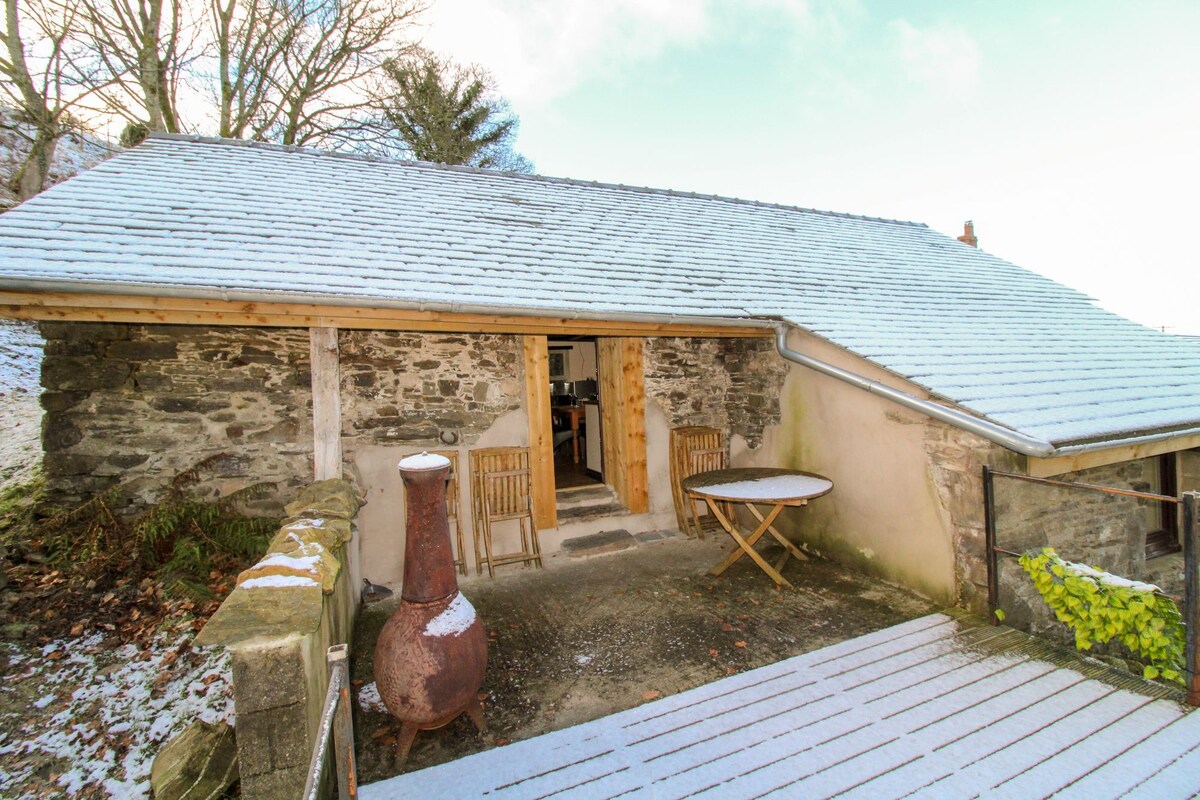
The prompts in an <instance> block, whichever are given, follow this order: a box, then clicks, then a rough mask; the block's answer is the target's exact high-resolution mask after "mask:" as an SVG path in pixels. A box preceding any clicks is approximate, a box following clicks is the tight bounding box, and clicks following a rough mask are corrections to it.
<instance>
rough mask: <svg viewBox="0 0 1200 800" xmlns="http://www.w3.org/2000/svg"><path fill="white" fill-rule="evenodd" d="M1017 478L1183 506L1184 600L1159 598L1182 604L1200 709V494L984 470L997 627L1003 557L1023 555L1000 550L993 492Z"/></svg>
mask: <svg viewBox="0 0 1200 800" xmlns="http://www.w3.org/2000/svg"><path fill="white" fill-rule="evenodd" d="M997 475H999V476H1001V477H1005V478H1015V479H1017V480H1022V481H1028V482H1030V483H1043V484H1049V485H1051V486H1062V487H1065V488H1069V489H1085V490H1088V491H1093V492H1102V493H1104V494H1115V495H1123V496H1126V497H1136V498H1139V499H1144V500H1155V501H1158V502H1163V503H1175V504H1179V505H1182V506H1183V529H1182V531H1181V538H1182V539H1183V542H1182V544H1183V570H1184V589H1183V597H1182V598H1180V597H1175V596H1173V595H1169V594H1166V593H1165V592H1163V591H1161V590H1160V591H1158V592H1156V593H1155V594H1158V595H1161V596H1163V597H1167V598H1169V599H1171V600H1173V601H1175V602H1177V603H1178V602H1180V601H1182V603H1183V609H1182V617H1183V619H1184V623H1185V628H1186V631H1187V645H1186V650H1187V653H1186V656H1187V674H1186V675H1185V676H1184V677H1185V681H1184V685H1185V689H1186V692H1187V697H1186V702H1187V704H1188V705H1190V706H1200V492H1184V493H1183V495H1182V496H1181V497H1170V496H1168V495H1161V494H1150V493H1148V492H1135V491H1131V490H1127V489H1118V488H1116V487H1112V486H1095V485H1093V484H1090V483H1071V482H1068V481H1052V480H1048V479H1046V478H1034V477H1032V476H1030V475H1020V474H1017V473H1013V472H1001V471H1000V470H993V469H991V468H990V467H988V466H986V465H985V466H984V468H983V516H984V546H985V547H986V549H987V580H988V618H989V620H990V621H991V623H992V624H993V625H998V624H1000V622H999V619H998V618H997V617H996V611H997V609H999V608H1000V597H999V595H1000V562H999V558H998V557H999V556H1001V555H1005V556H1010V557H1016V558H1020V553H1014V552H1013V551H1011V550H1006V549H1005V548H1003V547H1000V546H999V545H998V544H997V542H996V504H995V496H994V493H993V489H992V479H993V478H994V477H995V476H997Z"/></svg>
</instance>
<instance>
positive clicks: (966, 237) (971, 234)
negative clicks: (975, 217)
mask: <svg viewBox="0 0 1200 800" xmlns="http://www.w3.org/2000/svg"><path fill="white" fill-rule="evenodd" d="M958 240H959V241H960V242H965V243H966V244H969V245H971V247H979V237H977V236H976V235H975V223H974V222H972V221H971V220H967V221H966V222H964V223H963V235H962V236H960V237H958Z"/></svg>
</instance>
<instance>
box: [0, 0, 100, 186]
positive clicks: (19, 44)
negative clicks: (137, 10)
mask: <svg viewBox="0 0 1200 800" xmlns="http://www.w3.org/2000/svg"><path fill="white" fill-rule="evenodd" d="M77 13H78V6H77V4H76V3H75V2H74V1H73V0H61V1H60V2H50V0H33V1H32V2H23V3H19V2H18V0H4V29H3V31H0V40H2V41H3V44H4V51H3V53H2V54H0V91H2V92H3V96H4V99H5V103H6V104H7V105H11V106H12V107H13V108H15V109H16V110H17V113H18V116H19V118H20V122H23V123H26V124H27V125H28V127H29V128H31V129H32V133H31V134H30V133H26V132H24V131H22V130H21V127H20V126H18V128H17V130H18V132H19V133H20V134H21V135H23V136H26V137H27V138H28V139H29V154H28V155H27V156H26V158H25V160H24V162H23V163H22V164H21V167H20V168H19V169H18V170H17V172H16V174H15V175H13V177H12V178H11V179H10V181H9V185H8V188H9V190H10V191H12V192H13V194H15V195H16V197H17V199H18V200H27V199H29V198H30V197H33V196H34V195H35V194H37V193H38V192H40V191H41V190H42V189H43V188H44V187H45V184H46V178H47V176H48V175H49V172H50V165H51V162H52V161H53V160H54V151H55V148H56V147H57V145H58V140H59V139H60V138H62V136H63V135H64V134H65V133H66V132H67V131H68V130H69V129H70V127H71V126H72V125H73V124H74V123H73V121H72V119H71V117H70V114H69V111H70V109H71V108H72V106H73V105H74V103H76V102H77V101H78V100H79V99H80V98H81V97H82V96H84V95H85V94H86V92H87V89H86V88H85V84H88V83H91V81H89V80H86V78H87V76H84V75H80V74H78V73H76V71H75V67H74V64H73V59H72V58H71V54H70V52H69V49H70V46H71V32H72V30H73V29H74V25H75V21H76V16H77ZM35 54H36V55H35Z"/></svg>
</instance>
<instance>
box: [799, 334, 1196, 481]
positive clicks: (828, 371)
mask: <svg viewBox="0 0 1200 800" xmlns="http://www.w3.org/2000/svg"><path fill="white" fill-rule="evenodd" d="M790 330H791V326H789V325H779V324H776V326H775V349H776V350H777V351H778V352H779V355H780V356H782V357H783V358H785V359H787V360H788V361H791V362H793V363H795V364H800V365H801V366H805V367H808V368H809V369H813V370H816V371H817V372H820V373H821V374H823V375H828V376H830V377H832V378H837V379H838V380H839V381H843V382H845V383H848V384H850V385H851V386H855V387H857V388H859V389H862V390H863V391H865V392H870V393H871V394H877V395H879V396H880V397H886V398H887V399H888V400H891V401H892V402H894V403H896V404H898V405H902V406H904V407H905V408H909V409H912V410H913V411H919V412H921V413H922V414H926V415H928V416H930V417H933V418H934V419H936V420H940V421H941V422H945V423H947V424H948V425H953V426H954V427H956V428H961V429H962V430H964V431H968V432H970V433H973V434H975V435H976V436H981V437H983V438H984V439H987V440H988V441H989V442H994V443H995V444H998V445H1000V446H1001V447H1007V448H1008V449H1009V450H1012V451H1014V452H1017V453H1020V454H1021V455H1025V456H1032V457H1034V458H1057V457H1059V456H1073V455H1077V454H1079V453H1088V452H1091V451H1093V450H1108V449H1110V448H1113V447H1124V446H1126V445H1133V444H1150V443H1155V442H1165V441H1170V440H1171V439H1179V438H1183V437H1184V436H1192V435H1195V434H1198V433H1200V427H1193V428H1188V429H1185V430H1180V431H1171V432H1167V433H1154V434H1147V435H1145V436H1132V437H1129V438H1125V439H1110V440H1108V441H1103V442H1091V443H1089V444H1079V445H1065V446H1063V447H1056V446H1055V445H1053V444H1051V443H1050V442H1046V441H1042V440H1041V439H1036V438H1034V437H1032V436H1027V435H1026V434H1023V433H1021V432H1020V431H1015V430H1013V429H1012V428H1006V427H1004V426H1003V425H998V424H996V423H995V422H991V421H989V420H986V419H981V418H980V417H976V416H973V415H971V414H968V413H966V412H965V411H959V410H958V409H955V408H948V407H946V406H943V405H941V404H940V403H935V402H933V401H932V400H925V399H924V398H921V397H916V396H915V395H911V394H909V393H908V392H904V391H901V390H899V389H893V388H892V387H891V386H886V385H884V384H882V383H880V382H879V381H873V380H871V379H870V378H864V377H863V376H862V375H859V374H858V373H856V372H850V371H849V370H845V369H842V368H841V367H835V366H834V365H833V364H829V363H826V362H824V361H821V360H819V359H816V358H813V357H812V356H807V355H805V354H804V353H801V352H799V351H797V350H793V349H791V348H790V347H788V345H787V337H788V332H789V331H790Z"/></svg>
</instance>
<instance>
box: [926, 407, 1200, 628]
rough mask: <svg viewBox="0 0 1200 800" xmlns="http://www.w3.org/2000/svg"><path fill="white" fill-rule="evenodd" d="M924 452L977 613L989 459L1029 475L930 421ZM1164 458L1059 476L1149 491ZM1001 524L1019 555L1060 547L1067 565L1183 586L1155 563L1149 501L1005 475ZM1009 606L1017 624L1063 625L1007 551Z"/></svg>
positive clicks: (998, 488) (1003, 541)
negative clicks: (1150, 561) (1150, 559)
mask: <svg viewBox="0 0 1200 800" xmlns="http://www.w3.org/2000/svg"><path fill="white" fill-rule="evenodd" d="M925 449H926V453H927V455H928V457H929V470H930V478H931V482H932V484H933V486H934V487H935V489H936V491H937V494H938V499H939V502H940V504H941V506H942V508H943V511H944V514H945V516H946V518H947V521H948V524H949V528H950V532H951V537H952V540H953V543H954V552H955V572H956V583H957V593H958V603H959V604H960V605H961V606H963V607H964V608H968V609H971V610H973V611H975V612H977V613H980V614H984V613H986V612H987V560H986V549H985V545H984V536H985V534H984V516H983V514H984V511H983V479H982V470H983V465H984V464H987V465H988V466H990V467H992V468H993V469H998V470H1003V471H1006V472H1017V473H1023V472H1024V458H1023V457H1022V456H1018V455H1017V454H1015V453H1012V452H1011V451H1008V450H1005V449H1004V448H1001V447H999V446H998V445H994V444H991V443H990V442H987V441H986V440H984V439H981V438H980V437H978V436H975V435H974V434H970V433H967V432H966V431H962V430H959V429H957V428H953V427H950V426H948V425H944V424H942V423H939V422H935V421H932V420H931V421H929V422H928V423H927V424H926V436H925ZM1194 455H1198V454H1190V453H1183V454H1181V455H1180V463H1181V470H1180V472H1181V480H1182V484H1181V485H1182V487H1183V489H1184V490H1186V488H1187V484H1188V480H1189V479H1188V477H1187V475H1188V469H1189V467H1188V466H1187V465H1188V464H1189V463H1192V462H1191V457H1192V456H1194ZM1155 461H1156V459H1152V458H1151V459H1141V460H1135V461H1126V462H1122V463H1119V464H1111V465H1108V466H1104V467H1096V468H1093V469H1088V470H1082V471H1079V472H1072V473H1067V474H1065V475H1058V476H1055V478H1054V479H1055V480H1062V481H1069V482H1075V483H1088V484H1092V485H1096V486H1113V487H1117V488H1124V489H1132V490H1134V491H1147V490H1149V489H1150V488H1151V479H1152V476H1153V475H1154V471H1153V470H1154V462H1155ZM994 486H995V506H996V530H997V542H998V543H999V546H1001V547H1003V548H1005V549H1007V550H1011V551H1013V552H1023V551H1025V550H1028V549H1030V548H1035V547H1046V546H1049V547H1053V548H1055V549H1056V550H1057V551H1058V553H1059V555H1061V556H1062V557H1063V558H1065V559H1067V560H1069V561H1080V562H1084V563H1087V564H1090V565H1094V566H1098V567H1101V568H1103V569H1105V570H1107V571H1109V572H1113V573H1116V574H1118V575H1122V576H1125V577H1129V578H1134V579H1139V580H1153V581H1155V582H1159V583H1160V584H1161V585H1164V587H1166V588H1168V590H1173V589H1174V588H1176V587H1175V586H1174V584H1175V583H1177V580H1176V579H1175V577H1173V576H1174V574H1175V573H1176V572H1177V571H1178V570H1177V569H1176V566H1175V565H1174V564H1173V563H1171V564H1165V565H1164V564H1157V565H1153V567H1149V566H1148V565H1147V563H1146V559H1145V541H1146V533H1147V531H1149V530H1150V529H1151V528H1152V526H1153V525H1154V515H1155V513H1156V511H1155V510H1154V509H1151V508H1150V504H1149V503H1148V501H1141V500H1137V499H1135V498H1128V497H1121V496H1118V495H1108V494H1101V493H1098V492H1089V491H1085V490H1080V489H1067V488H1059V487H1054V486H1048V485H1045V484H1035V483H1029V482H1025V481H1017V480H1014V479H1011V478H1003V477H998V478H996V479H995V481H994ZM1000 567H1001V608H1002V609H1003V610H1004V612H1005V614H1006V619H1007V621H1008V622H1009V623H1010V624H1012V625H1014V626H1015V627H1020V628H1023V629H1032V630H1037V631H1047V630H1057V629H1058V628H1059V627H1061V626H1058V625H1057V623H1055V622H1054V619H1053V617H1052V616H1051V615H1050V613H1049V611H1048V610H1047V609H1045V607H1044V604H1042V603H1041V601H1040V598H1038V596H1037V595H1036V594H1035V593H1033V590H1032V585H1031V584H1030V583H1029V581H1028V580H1027V578H1026V577H1025V574H1024V572H1023V571H1022V570H1021V569H1020V567H1019V565H1017V564H1016V563H1015V560H1014V559H1011V558H1007V557H1002V558H1001V559H1000Z"/></svg>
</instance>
